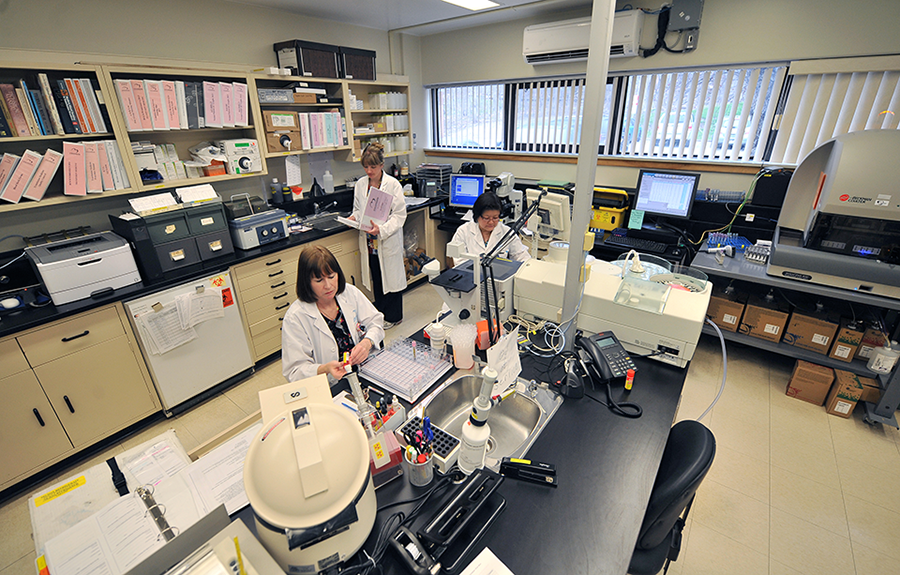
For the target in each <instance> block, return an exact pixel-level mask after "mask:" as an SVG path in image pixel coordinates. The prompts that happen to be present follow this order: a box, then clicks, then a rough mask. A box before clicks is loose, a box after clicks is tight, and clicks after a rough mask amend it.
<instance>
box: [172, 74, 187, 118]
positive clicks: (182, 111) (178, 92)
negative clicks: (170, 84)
mask: <svg viewBox="0 0 900 575" xmlns="http://www.w3.org/2000/svg"><path fill="white" fill-rule="evenodd" d="M175 99H176V101H177V104H178V126H179V127H180V128H181V129H182V130H187V129H188V116H187V106H186V104H185V93H184V82H182V81H181V80H176V81H175Z"/></svg>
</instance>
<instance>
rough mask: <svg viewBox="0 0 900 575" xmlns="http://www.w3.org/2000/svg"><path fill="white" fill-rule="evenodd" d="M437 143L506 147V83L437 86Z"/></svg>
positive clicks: (434, 112) (434, 104)
mask: <svg viewBox="0 0 900 575" xmlns="http://www.w3.org/2000/svg"><path fill="white" fill-rule="evenodd" d="M431 96H432V118H433V122H434V125H433V129H432V132H433V137H434V146H435V147H438V148H469V149H479V150H504V149H506V148H505V147H504V136H503V134H504V121H503V116H504V109H505V105H504V102H505V101H506V87H505V85H504V84H476V85H470V86H448V87H445V88H438V89H433V90H432V91H431Z"/></svg>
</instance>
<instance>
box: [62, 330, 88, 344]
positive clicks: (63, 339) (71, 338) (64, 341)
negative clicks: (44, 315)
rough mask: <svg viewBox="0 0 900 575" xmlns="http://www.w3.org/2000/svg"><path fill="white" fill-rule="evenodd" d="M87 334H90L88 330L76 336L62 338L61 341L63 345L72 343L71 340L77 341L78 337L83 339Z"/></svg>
mask: <svg viewBox="0 0 900 575" xmlns="http://www.w3.org/2000/svg"><path fill="white" fill-rule="evenodd" d="M89 333H91V332H90V331H88V330H84V332H83V333H79V334H78V335H73V336H72V337H64V338H62V341H63V343H66V342H69V341H72V340H73V339H78V338H79V337H84V336H86V335H87V334H89Z"/></svg>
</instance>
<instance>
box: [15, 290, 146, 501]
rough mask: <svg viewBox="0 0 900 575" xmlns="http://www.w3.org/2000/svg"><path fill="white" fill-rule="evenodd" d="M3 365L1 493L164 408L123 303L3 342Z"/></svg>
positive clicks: (17, 335) (18, 335)
mask: <svg viewBox="0 0 900 575" xmlns="http://www.w3.org/2000/svg"><path fill="white" fill-rule="evenodd" d="M0 365H2V366H3V367H2V368H0V393H2V394H3V395H2V397H3V407H2V408H0V414H2V423H0V429H2V437H3V440H4V445H5V446H7V449H5V450H4V451H3V455H0V489H2V488H3V487H6V486H7V485H9V484H11V483H13V482H15V481H17V480H20V479H23V478H24V477H25V476H27V475H28V474H31V473H34V472H36V471H39V470H40V469H42V468H44V467H47V466H48V465H50V464H52V463H55V462H56V461H59V460H61V459H62V458H64V457H66V456H68V455H70V454H72V453H75V452H76V451H78V450H80V449H82V448H84V447H87V446H89V445H92V444H93V443H96V442H97V441H99V440H101V439H103V438H105V437H108V436H110V435H112V434H113V433H115V432H117V431H120V430H122V429H124V428H125V427H128V426H129V425H131V424H133V423H136V422H138V421H140V420H141V419H143V418H145V417H147V416H148V415H150V414H152V413H154V412H156V411H158V410H159V409H160V403H159V397H158V396H157V395H156V391H155V389H154V388H153V385H152V383H151V380H150V375H149V373H148V372H147V368H146V365H145V364H144V362H143V359H142V357H141V355H140V352H139V351H138V346H137V343H136V341H135V338H134V334H133V332H132V331H131V328H130V326H129V324H128V322H127V320H126V316H125V311H124V309H123V308H122V305H121V304H118V303H117V304H114V305H111V306H107V307H104V308H100V309H98V310H93V311H89V312H85V313H83V314H80V315H77V316H74V317H72V318H68V319H65V320H60V321H57V322H54V323H52V324H49V325H47V326H43V327H39V328H35V329H32V330H28V331H25V332H22V333H20V334H16V335H15V336H13V337H10V338H7V339H6V340H3V341H2V342H0Z"/></svg>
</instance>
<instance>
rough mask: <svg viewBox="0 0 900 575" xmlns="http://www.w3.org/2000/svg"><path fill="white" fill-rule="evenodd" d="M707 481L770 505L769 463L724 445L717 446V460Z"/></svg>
mask: <svg viewBox="0 0 900 575" xmlns="http://www.w3.org/2000/svg"><path fill="white" fill-rule="evenodd" d="M706 480H708V481H715V482H717V483H720V484H722V485H724V486H726V487H729V488H731V489H734V490H735V491H737V492H739V493H743V494H744V495H746V496H748V497H752V498H753V499H756V500H757V501H760V502H762V503H765V504H766V505H768V504H769V462H768V461H764V460H761V459H754V458H752V457H748V456H747V455H744V454H743V453H741V452H739V451H735V450H734V449H732V448H730V447H726V446H724V445H717V446H716V458H715V460H714V461H713V465H712V468H711V469H710V470H709V474H708V475H707V476H706Z"/></svg>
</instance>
